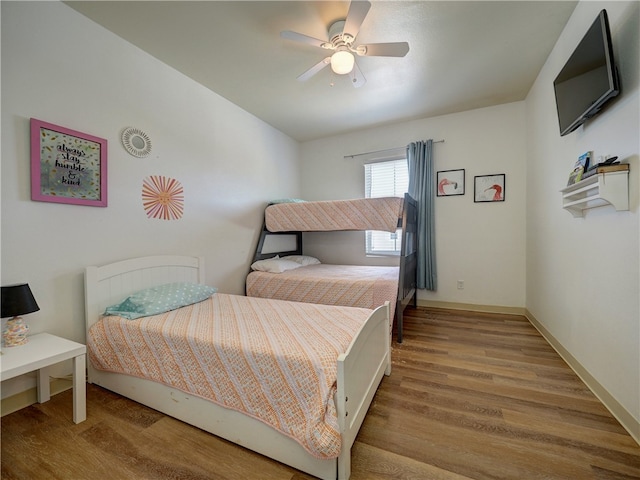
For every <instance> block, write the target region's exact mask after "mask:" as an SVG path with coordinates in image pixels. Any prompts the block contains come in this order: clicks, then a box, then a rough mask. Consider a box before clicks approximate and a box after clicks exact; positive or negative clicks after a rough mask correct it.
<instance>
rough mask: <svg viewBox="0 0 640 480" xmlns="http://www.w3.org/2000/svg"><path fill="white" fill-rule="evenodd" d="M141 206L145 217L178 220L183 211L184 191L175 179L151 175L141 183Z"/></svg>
mask: <svg viewBox="0 0 640 480" xmlns="http://www.w3.org/2000/svg"><path fill="white" fill-rule="evenodd" d="M142 205H143V206H144V210H145V212H147V217H149V218H158V219H161V220H179V219H180V218H182V212H183V210H184V189H183V188H182V184H181V183H180V182H179V181H178V180H176V179H175V178H169V177H164V176H159V175H151V176H149V177H147V178H145V179H144V180H143V181H142Z"/></svg>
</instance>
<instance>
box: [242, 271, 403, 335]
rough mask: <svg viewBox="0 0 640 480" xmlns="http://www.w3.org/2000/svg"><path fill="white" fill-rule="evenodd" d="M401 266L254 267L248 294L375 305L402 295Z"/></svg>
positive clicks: (375, 306) (332, 303) (372, 307)
mask: <svg viewBox="0 0 640 480" xmlns="http://www.w3.org/2000/svg"><path fill="white" fill-rule="evenodd" d="M398 275H399V267H379V266H360V265H327V264H319V265H308V266H305V267H300V268H296V269H294V270H288V271H285V272H282V273H268V272H258V271H254V272H251V273H249V275H248V276H247V287H246V289H247V296H251V297H262V298H274V299H279V300H289V301H293V302H307V303H316V304H324V305H343V306H347V307H361V308H368V309H375V308H377V307H379V306H380V305H383V304H384V302H386V301H389V302H390V304H391V314H390V317H391V318H390V322H391V324H393V314H394V312H395V309H394V308H393V307H394V305H395V304H396V300H397V297H398Z"/></svg>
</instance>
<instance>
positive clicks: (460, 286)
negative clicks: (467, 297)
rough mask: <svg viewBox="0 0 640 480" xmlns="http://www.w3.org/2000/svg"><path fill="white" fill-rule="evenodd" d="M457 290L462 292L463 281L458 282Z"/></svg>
mask: <svg viewBox="0 0 640 480" xmlns="http://www.w3.org/2000/svg"><path fill="white" fill-rule="evenodd" d="M458 290H464V280H458Z"/></svg>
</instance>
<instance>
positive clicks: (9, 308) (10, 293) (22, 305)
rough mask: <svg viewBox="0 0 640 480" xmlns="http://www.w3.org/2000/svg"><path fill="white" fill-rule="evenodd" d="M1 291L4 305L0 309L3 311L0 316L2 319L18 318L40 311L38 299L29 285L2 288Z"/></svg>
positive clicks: (22, 284)
mask: <svg viewBox="0 0 640 480" xmlns="http://www.w3.org/2000/svg"><path fill="white" fill-rule="evenodd" d="M1 290H2V299H1V301H2V303H1V304H0V308H1V309H2V313H1V314H0V316H1V317H2V318H7V317H17V316H19V315H26V314H27V313H33V312H37V311H38V310H40V307H39V306H38V304H37V303H36V299H35V298H33V294H32V293H31V289H30V288H29V284H28V283H21V284H18V285H7V286H6V287H1Z"/></svg>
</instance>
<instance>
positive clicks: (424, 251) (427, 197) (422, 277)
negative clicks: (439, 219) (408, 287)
mask: <svg viewBox="0 0 640 480" xmlns="http://www.w3.org/2000/svg"><path fill="white" fill-rule="evenodd" d="M432 157H433V140H427V141H425V142H422V141H420V142H414V143H410V144H409V145H407V164H408V166H409V195H411V196H412V197H413V198H414V199H415V200H416V201H417V202H418V273H417V277H418V278H417V279H416V286H417V287H418V288H421V289H426V290H433V291H435V290H436V287H437V278H438V277H437V271H436V239H435V218H434V210H435V208H434V204H435V185H436V181H435V176H434V173H433V158H432Z"/></svg>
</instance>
